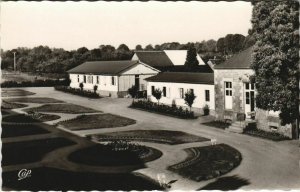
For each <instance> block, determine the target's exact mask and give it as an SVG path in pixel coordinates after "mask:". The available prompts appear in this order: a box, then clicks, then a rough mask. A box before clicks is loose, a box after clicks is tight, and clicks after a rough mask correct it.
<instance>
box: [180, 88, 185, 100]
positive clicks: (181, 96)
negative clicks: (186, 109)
mask: <svg viewBox="0 0 300 192" xmlns="http://www.w3.org/2000/svg"><path fill="white" fill-rule="evenodd" d="M179 97H180V98H182V99H183V98H184V90H183V88H179Z"/></svg>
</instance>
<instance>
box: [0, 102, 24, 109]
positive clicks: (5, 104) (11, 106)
mask: <svg viewBox="0 0 300 192" xmlns="http://www.w3.org/2000/svg"><path fill="white" fill-rule="evenodd" d="M27 106H28V105H25V104H21V103H10V102H7V101H5V100H2V103H1V108H2V109H16V108H23V107H27Z"/></svg>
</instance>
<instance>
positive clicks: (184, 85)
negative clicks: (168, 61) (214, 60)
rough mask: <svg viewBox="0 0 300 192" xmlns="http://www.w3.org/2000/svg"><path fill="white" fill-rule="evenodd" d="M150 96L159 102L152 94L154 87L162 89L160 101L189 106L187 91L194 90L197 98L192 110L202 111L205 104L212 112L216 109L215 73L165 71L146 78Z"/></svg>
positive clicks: (152, 99)
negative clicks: (186, 97)
mask: <svg viewBox="0 0 300 192" xmlns="http://www.w3.org/2000/svg"><path fill="white" fill-rule="evenodd" d="M146 81H147V82H148V83H147V95H148V98H149V99H150V100H151V101H153V102H157V100H156V98H155V97H153V96H152V92H153V90H154V89H157V88H159V89H160V90H161V91H162V98H161V99H160V101H159V102H160V103H163V104H167V105H172V104H176V105H177V106H182V107H188V106H187V105H186V104H185V101H184V95H185V93H186V92H187V91H190V90H191V91H193V92H194V94H195V96H196V99H195V101H194V104H193V106H192V110H193V111H195V112H199V113H202V109H203V107H204V106H205V105H208V107H209V109H210V113H211V114H214V110H215V88H214V74H213V73H191V72H163V73H159V74H158V75H155V76H152V77H149V78H147V79H146Z"/></svg>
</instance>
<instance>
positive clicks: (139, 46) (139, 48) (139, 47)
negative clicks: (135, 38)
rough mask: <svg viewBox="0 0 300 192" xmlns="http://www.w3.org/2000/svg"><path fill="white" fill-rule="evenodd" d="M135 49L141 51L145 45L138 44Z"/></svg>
mask: <svg viewBox="0 0 300 192" xmlns="http://www.w3.org/2000/svg"><path fill="white" fill-rule="evenodd" d="M135 50H136V51H141V50H143V47H142V46H141V45H137V46H135Z"/></svg>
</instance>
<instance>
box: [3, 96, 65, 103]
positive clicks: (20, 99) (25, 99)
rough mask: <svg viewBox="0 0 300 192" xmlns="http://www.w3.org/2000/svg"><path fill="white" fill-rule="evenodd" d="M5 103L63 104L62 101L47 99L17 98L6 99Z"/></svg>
mask: <svg viewBox="0 0 300 192" xmlns="http://www.w3.org/2000/svg"><path fill="white" fill-rule="evenodd" d="M5 101H8V102H17V103H64V102H63V101H60V100H57V99H53V98H47V97H19V98H11V99H6V100H5Z"/></svg>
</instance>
